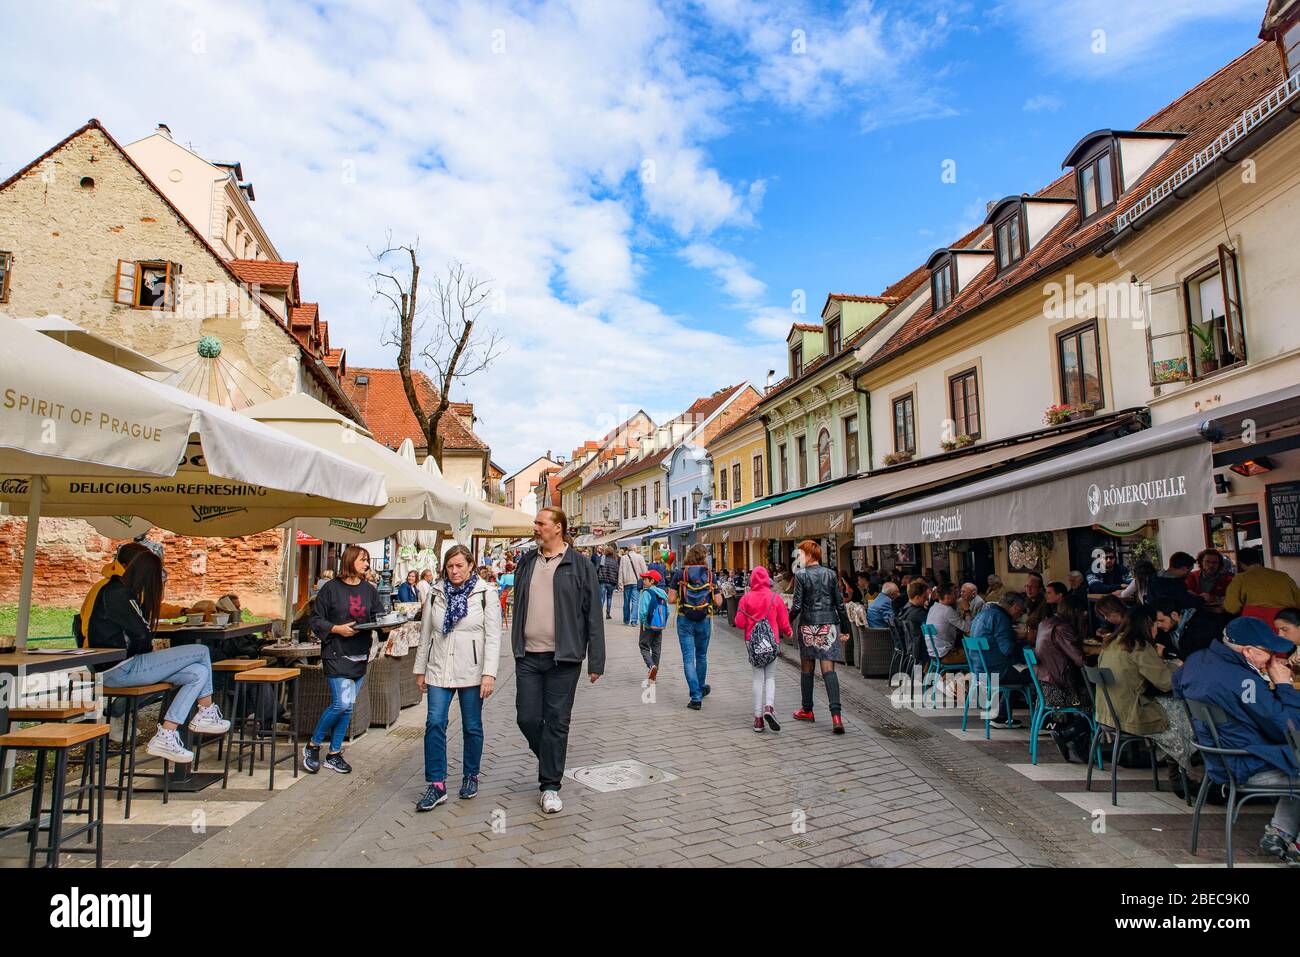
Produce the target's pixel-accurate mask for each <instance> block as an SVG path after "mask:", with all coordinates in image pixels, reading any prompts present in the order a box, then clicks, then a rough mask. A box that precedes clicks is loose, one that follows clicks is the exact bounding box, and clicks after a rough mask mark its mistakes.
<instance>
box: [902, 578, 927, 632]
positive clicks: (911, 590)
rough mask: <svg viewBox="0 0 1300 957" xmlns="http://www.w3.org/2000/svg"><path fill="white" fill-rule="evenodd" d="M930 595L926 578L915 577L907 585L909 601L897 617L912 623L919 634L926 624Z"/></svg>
mask: <svg viewBox="0 0 1300 957" xmlns="http://www.w3.org/2000/svg"><path fill="white" fill-rule="evenodd" d="M929 597H930V586H929V585H928V584H926V582H925V580H924V579H921V578H913V579H912V580H911V582H909V583H908V585H907V603H906V604H905V605H904V606H903V609H902V611H900V612H899V613H898V614H897V616H896V618H897V620H898V621H903V622H907V623H908V624H910V625H911V626H912V627H913V628H914V629H915V631H916V633H917V634H918V635H919V634H920V633H921V626H922V625H924V624H925V616H926V606H927V604H928V599H929Z"/></svg>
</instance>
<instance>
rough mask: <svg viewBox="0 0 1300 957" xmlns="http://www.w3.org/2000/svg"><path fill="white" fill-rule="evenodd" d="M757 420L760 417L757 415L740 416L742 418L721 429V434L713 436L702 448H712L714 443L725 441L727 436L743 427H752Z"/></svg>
mask: <svg viewBox="0 0 1300 957" xmlns="http://www.w3.org/2000/svg"><path fill="white" fill-rule="evenodd" d="M759 420H760V416H758V415H742V416H741V417H740V418H739V419H737V420H736V421H735V422H733V423H731V425H729V426H727V427H726V428H725V429H723V430H722V431H721V432H719V433H718V434H717V435H715V436H714V437H713V438H711V439H709V441H708V442H706V443H705V444H704V447H705V448H712V447H713V446H714V444H716V443H718V442H721V441H722V440H723V439H725V438H726V437H727V436H729V435H730V434H731V433H732V432H738V431H740V430H741V429H743V428H744V427H745V426H747V425H752V424H753V423H755V422H757V421H759Z"/></svg>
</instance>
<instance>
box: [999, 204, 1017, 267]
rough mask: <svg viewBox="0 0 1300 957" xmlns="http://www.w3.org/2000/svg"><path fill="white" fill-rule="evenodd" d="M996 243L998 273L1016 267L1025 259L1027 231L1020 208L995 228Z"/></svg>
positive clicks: (1000, 221) (1001, 220)
mask: <svg viewBox="0 0 1300 957" xmlns="http://www.w3.org/2000/svg"><path fill="white" fill-rule="evenodd" d="M993 232H994V236H995V238H996V241H995V242H994V244H993V248H994V250H995V251H996V252H997V257H998V272H1001V271H1002V270H1004V269H1006V268H1007V267H1009V266H1014V265H1015V264H1016V263H1018V262H1020V260H1021V259H1023V258H1024V257H1025V230H1024V223H1023V222H1022V220H1021V213H1020V208H1019V207H1018V206H1017V207H1015V211H1014V212H1013V213H1011V214H1010V215H1009V216H1007V217H1006V218H1004V219H1000V220H998V222H997V223H996V224H994V226H993Z"/></svg>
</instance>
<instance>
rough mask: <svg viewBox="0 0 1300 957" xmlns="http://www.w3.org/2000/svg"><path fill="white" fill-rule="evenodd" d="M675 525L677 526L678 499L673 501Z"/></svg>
mask: <svg viewBox="0 0 1300 957" xmlns="http://www.w3.org/2000/svg"><path fill="white" fill-rule="evenodd" d="M673 524H674V525H676V524H677V499H673Z"/></svg>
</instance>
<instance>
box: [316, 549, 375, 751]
mask: <svg viewBox="0 0 1300 957" xmlns="http://www.w3.org/2000/svg"><path fill="white" fill-rule="evenodd" d="M369 571H370V553H369V552H368V551H366V550H365V549H364V548H362V547H361V546H360V545H349V546H348V547H347V548H346V549H344V551H343V559H342V561H341V562H340V568H339V574H338V577H337V578H333V579H331V580H330V581H328V582H326V583H325V586H324V587H323V588H321V590H320V594H319V595H317V596H316V601H315V602H314V603H313V605H312V612H311V630H312V632H313V634H315V635H316V637H317V638H319V639H320V654H321V667H322V669H323V670H324V672H325V680H326V681H328V682H329V687H330V704H329V707H328V708H326V709H325V710H324V712H322V713H321V716H320V720H319V721H317V722H316V729H315V730H314V731H312V735H311V739H310V740H309V741H308V742H307V744H306V745H304V746H303V749H302V766H303V767H304V768H305V769H306V770H307V771H309V772H310V773H312V774H315V773H316V772H317V771H319V770H320V768H321V764H322V763H324V764H325V766H326V767H328V768H329V769H330V770H332V771H337V772H339V773H340V774H350V773H351V771H352V766H351V765H350V764H348V763H347V761H345V760H343V737H344V735H346V734H347V733H348V725H349V724H351V723H352V706H353V704H355V703H356V700H357V695H359V694H360V693H361V686H362V684H364V683H365V680H366V664H367V662H369V660H370V640H371V631H370V630H369V629H357V628H355V627H353V626H354V625H356V624H357V623H358V622H367V621H373V620H374V619H375V616H376V615H378V614H379V607H380V606H379V592H378V590H376V588H375V586H374V585H372V584H370V582H369V581H367V579H366V573H367V572H369ZM327 735H328V736H329V751H327V752H326V754H325V760H324V762H322V761H321V759H320V747H321V745H322V744H323V743H324V742H325V738H326V736H327Z"/></svg>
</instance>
